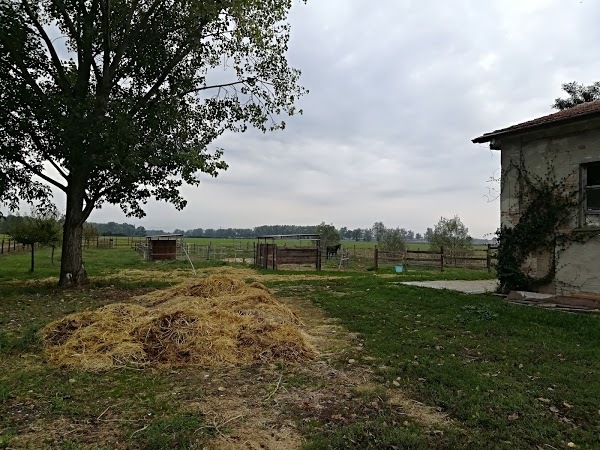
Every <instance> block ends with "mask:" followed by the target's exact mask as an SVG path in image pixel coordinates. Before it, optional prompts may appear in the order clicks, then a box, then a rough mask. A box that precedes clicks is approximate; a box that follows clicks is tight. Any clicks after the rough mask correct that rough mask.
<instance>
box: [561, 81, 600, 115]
mask: <svg viewBox="0 0 600 450" xmlns="http://www.w3.org/2000/svg"><path fill="white" fill-rule="evenodd" d="M562 90H563V91H565V92H566V93H567V94H569V97H568V98H560V97H558V98H556V99H555V100H554V104H553V105H552V108H554V109H558V110H561V111H562V110H563V109H568V108H572V107H574V106H577V105H580V104H582V103H587V102H593V101H595V100H600V81H596V82H594V83H592V84H590V85H589V86H585V85H583V84H581V83H577V82H576V81H572V82H570V83H564V84H563V85H562Z"/></svg>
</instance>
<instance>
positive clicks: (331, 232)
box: [316, 222, 340, 247]
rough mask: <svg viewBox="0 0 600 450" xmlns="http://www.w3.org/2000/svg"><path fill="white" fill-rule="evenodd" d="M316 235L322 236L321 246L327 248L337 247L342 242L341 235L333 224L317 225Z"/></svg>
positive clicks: (323, 223)
mask: <svg viewBox="0 0 600 450" xmlns="http://www.w3.org/2000/svg"><path fill="white" fill-rule="evenodd" d="M316 233H318V234H320V235H321V245H322V246H324V247H326V246H330V245H336V244H338V243H339V242H340V233H339V232H338V230H336V229H335V227H334V226H333V224H329V225H328V224H326V223H325V222H321V223H320V224H319V225H317V229H316Z"/></svg>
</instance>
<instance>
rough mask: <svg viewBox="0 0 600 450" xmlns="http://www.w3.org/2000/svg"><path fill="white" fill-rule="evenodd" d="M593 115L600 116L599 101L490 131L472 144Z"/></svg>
mask: <svg viewBox="0 0 600 450" xmlns="http://www.w3.org/2000/svg"><path fill="white" fill-rule="evenodd" d="M594 115H600V100H596V101H593V102H588V103H581V104H580V105H577V106H574V107H573V108H568V109H563V110H562V111H559V112H556V113H554V114H548V115H547V116H542V117H538V118H537V119H533V120H528V121H527V122H523V123H518V124H516V125H512V126H510V127H507V128H501V129H499V130H495V131H491V132H489V133H485V134H483V135H482V136H479V137H476V138H475V139H473V141H472V142H473V143H475V144H479V143H483V142H490V141H491V140H492V139H494V138H497V137H501V136H506V135H509V134H521V133H525V132H527V131H534V130H537V129H541V128H547V127H551V126H554V125H562V124H563V123H568V122H574V121H577V120H581V119H587V118H589V117H590V116H594Z"/></svg>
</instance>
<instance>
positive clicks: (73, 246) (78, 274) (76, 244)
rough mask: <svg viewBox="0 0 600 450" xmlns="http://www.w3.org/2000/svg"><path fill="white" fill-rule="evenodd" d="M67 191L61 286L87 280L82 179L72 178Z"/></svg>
mask: <svg viewBox="0 0 600 450" xmlns="http://www.w3.org/2000/svg"><path fill="white" fill-rule="evenodd" d="M70 181H71V183H70V185H69V189H68V192H67V211H66V214H65V223H64V226H63V243H62V253H61V261H60V280H59V282H58V284H59V285H60V286H76V285H80V284H85V283H86V282H87V274H86V272H85V268H84V267H83V258H82V248H81V239H82V236H83V222H85V217H84V214H83V197H84V194H85V188H84V183H83V182H82V180H75V179H71V180H70Z"/></svg>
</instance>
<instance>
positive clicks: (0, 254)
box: [0, 239, 4, 255]
mask: <svg viewBox="0 0 600 450" xmlns="http://www.w3.org/2000/svg"><path fill="white" fill-rule="evenodd" d="M0 255H4V239H2V253H0Z"/></svg>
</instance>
